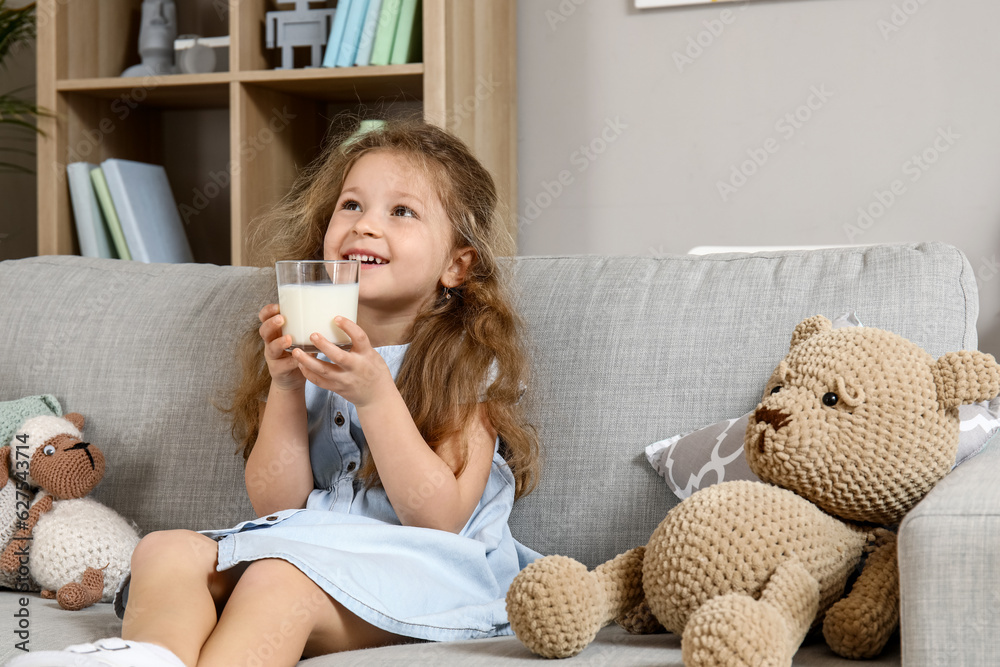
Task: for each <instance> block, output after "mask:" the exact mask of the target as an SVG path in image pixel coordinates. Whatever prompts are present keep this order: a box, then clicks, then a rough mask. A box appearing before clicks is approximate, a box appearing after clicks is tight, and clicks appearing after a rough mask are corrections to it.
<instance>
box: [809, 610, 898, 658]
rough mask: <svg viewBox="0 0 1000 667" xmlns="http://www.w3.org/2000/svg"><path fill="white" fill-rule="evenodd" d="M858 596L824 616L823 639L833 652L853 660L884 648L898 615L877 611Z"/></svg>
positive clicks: (828, 611) (872, 654) (869, 656)
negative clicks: (866, 605) (861, 601)
mask: <svg viewBox="0 0 1000 667" xmlns="http://www.w3.org/2000/svg"><path fill="white" fill-rule="evenodd" d="M875 611H876V610H874V609H865V608H864V606H863V605H860V604H858V603H857V599H852V598H843V599H841V600H838V601H837V602H836V603H835V604H834V605H833V606H832V607H830V608H829V609H828V610H827V612H826V615H825V616H824V618H823V638H824V639H826V644H827V646H829V647H830V650H832V651H833V652H834V653H836V654H837V655H839V656H842V657H844V658H850V659H853V660H862V659H870V658H874V657H875V656H877V655H878V654H879V653H881V652H882V649H883V648H885V644H886V642H887V641H888V640H889V637H890V636H891V635H892V632H893V630H895V627H896V622H897V620H898V616H895V615H887V614H879V613H874V612H875Z"/></svg>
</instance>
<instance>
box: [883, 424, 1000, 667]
mask: <svg viewBox="0 0 1000 667" xmlns="http://www.w3.org/2000/svg"><path fill="white" fill-rule="evenodd" d="M998 568H1000V433H998V434H995V435H994V436H993V438H992V439H991V440H990V442H988V443H987V444H986V447H985V448H984V449H983V451H982V452H981V453H980V454H979V455H978V456H976V457H975V458H973V459H972V460H970V461H968V462H966V463H964V464H962V465H961V466H960V467H959V468H957V469H956V470H955V471H954V472H952V473H951V474H949V475H948V476H947V477H945V478H944V479H943V480H941V482H939V483H938V485H937V486H936V487H934V489H933V490H932V491H931V492H930V493H929V494H928V495H927V497H926V498H924V499H923V500H922V501H921V502H920V504H918V505H917V506H916V507H915V508H913V510H912V511H911V512H910V513H909V514H908V515H907V516H906V518H905V519H904V520H903V523H902V525H901V526H900V530H899V577H900V590H901V598H900V607H901V619H900V625H901V634H902V640H903V664H904V665H906V666H907V667H925V666H927V667H929V666H931V665H935V666H937V665H996V664H1000V633H997V631H996V629H997V627H998V626H1000V577H998V576H997V570H998Z"/></svg>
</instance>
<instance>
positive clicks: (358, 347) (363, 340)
mask: <svg viewBox="0 0 1000 667" xmlns="http://www.w3.org/2000/svg"><path fill="white" fill-rule="evenodd" d="M333 323H334V324H336V325H337V326H338V327H340V329H341V330H342V331H343V332H344V333H345V334H347V336H348V337H349V338H350V339H351V347H352V351H354V352H363V351H367V350H368V349H370V348H371V343H370V342H369V340H368V334H366V333H365V330H364V329H362V328H361V327H359V326H358V324H357V322H354V321H352V320H349V319H347V318H346V317H340V316H339V315H338V316H337V317H335V318H333Z"/></svg>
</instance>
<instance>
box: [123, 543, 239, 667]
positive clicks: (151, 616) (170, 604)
mask: <svg viewBox="0 0 1000 667" xmlns="http://www.w3.org/2000/svg"><path fill="white" fill-rule="evenodd" d="M218 555H219V549H218V545H217V544H216V542H215V540H213V539H211V538H209V537H205V536H204V535H200V534H198V533H195V532H193V531H189V530H167V531H159V532H155V533H150V534H149V535H146V536H145V537H143V538H142V539H141V540H140V541H139V545H138V546H137V547H136V548H135V551H134V552H133V553H132V581H131V582H130V584H129V596H128V604H127V605H126V607H125V619H124V622H123V624H122V638H124V639H132V640H136V641H144V642H152V643H154V644H158V645H160V646H164V647H166V648H168V649H170V650H171V651H173V652H174V654H175V655H176V656H177V657H178V658H180V659H181V660H182V661H183V662H184V664H185V665H187V666H188V667H195V665H197V664H198V656H199V654H200V652H201V647H202V645H203V644H204V643H205V640H206V639H207V638H208V636H209V635H210V634H211V632H212V630H213V629H214V628H215V624H216V620H217V618H218V614H217V607H221V605H223V604H225V601H226V598H228V596H229V594H230V593H231V592H232V590H233V586H234V585H235V584H236V580H237V578H238V577H239V570H238V569H237V568H233V569H232V570H227V571H226V572H216V571H215V566H216V563H217V561H218Z"/></svg>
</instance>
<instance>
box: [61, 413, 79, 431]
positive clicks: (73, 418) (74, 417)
mask: <svg viewBox="0 0 1000 667" xmlns="http://www.w3.org/2000/svg"><path fill="white" fill-rule="evenodd" d="M63 419H65V420H66V421H68V422H69V423H70V424H72V425H73V426H75V427H77V428H78V429H79V430H81V431H82V430H83V415H81V414H80V413H79V412H71V413H69V414H68V415H63Z"/></svg>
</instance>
